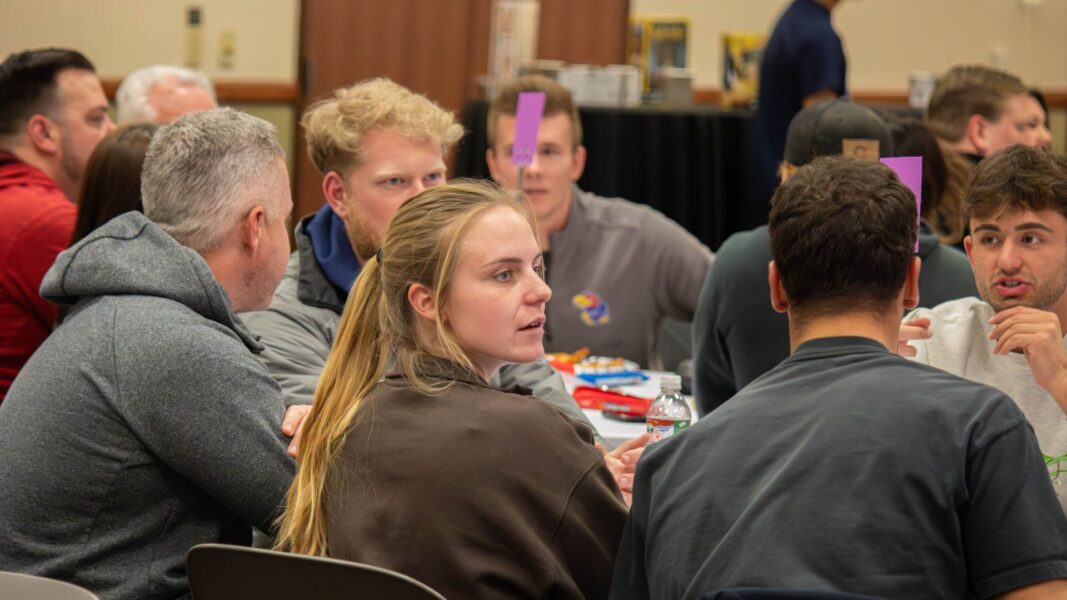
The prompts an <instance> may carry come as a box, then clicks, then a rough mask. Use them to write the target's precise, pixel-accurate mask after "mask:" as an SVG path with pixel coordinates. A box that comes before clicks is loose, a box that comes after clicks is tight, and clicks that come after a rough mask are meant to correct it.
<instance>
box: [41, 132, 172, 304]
mask: <svg viewBox="0 0 1067 600" xmlns="http://www.w3.org/2000/svg"><path fill="white" fill-rule="evenodd" d="M158 129H159V125H156V124H153V123H133V124H130V125H126V126H124V127H120V128H118V129H116V130H115V131H112V132H111V133H109V134H107V136H106V137H105V138H104V139H102V140H100V143H99V144H97V145H96V148H94V149H93V153H92V154H91V155H89V162H88V163H87V164H86V166H85V176H84V177H82V187H81V193H80V194H79V195H78V219H77V221H75V223H74V234H73V235H71V236H70V245H71V246H73V245H74V244H75V243H77V242H78V240H80V239H82V238H83V237H85V236H87V235H89V234H90V233H92V231H93V230H94V229H96V228H97V227H100V226H101V225H103V224H104V223H107V222H108V221H110V220H111V219H113V218H115V217H117V216H119V215H121V214H122V213H124V212H129V211H131V210H136V211H139V212H144V206H143V205H142V203H141V167H142V165H144V157H145V152H146V151H147V150H148V143H149V142H151V141H152V136H153V135H155V134H156V131H157V130H158ZM56 310H57V314H56V317H57V318H56V322H57V323H62V322H63V321H64V320H65V319H66V318H67V311H69V310H70V307H69V306H66V305H60V306H59V307H58V308H57V309H56Z"/></svg>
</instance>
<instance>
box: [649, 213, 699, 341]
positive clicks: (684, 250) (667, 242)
mask: <svg viewBox="0 0 1067 600" xmlns="http://www.w3.org/2000/svg"><path fill="white" fill-rule="evenodd" d="M658 216H659V217H660V218H659V219H649V220H648V222H647V224H646V227H647V228H649V229H652V230H653V231H649V232H646V234H647V235H649V238H650V239H654V240H656V242H655V244H654V245H653V246H651V248H650V254H651V256H650V257H649V259H650V260H652V261H653V264H655V265H656V268H655V271H654V272H655V273H656V280H655V281H654V282H646V284H647V285H650V286H651V289H652V292H653V293H654V294H655V299H656V305H657V306H658V307H659V309H660V312H661V313H662V314H664V315H666V316H668V317H672V318H674V319H678V320H681V321H692V320H693V315H694V313H696V309H697V300H698V299H699V297H700V290H701V288H703V287H704V279H705V278H706V277H707V275H708V270H709V269H710V268H711V265H712V262H713V261H714V259H715V255H714V254H712V253H711V251H710V250H708V248H707V247H706V246H704V244H701V243H700V241H699V240H697V239H696V238H695V237H694V236H693V234H691V233H689V232H688V231H686V230H685V229H684V228H683V227H682V226H681V225H678V224H677V223H675V222H674V221H671V220H670V219H668V218H667V217H664V216H662V215H658Z"/></svg>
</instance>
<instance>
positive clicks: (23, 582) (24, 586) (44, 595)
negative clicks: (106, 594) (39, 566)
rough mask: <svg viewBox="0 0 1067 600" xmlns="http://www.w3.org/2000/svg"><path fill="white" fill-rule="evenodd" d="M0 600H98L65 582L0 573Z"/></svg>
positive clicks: (85, 591) (94, 595)
mask: <svg viewBox="0 0 1067 600" xmlns="http://www.w3.org/2000/svg"><path fill="white" fill-rule="evenodd" d="M0 598H3V599H5V600H6V599H8V598H11V599H12V600H14V599H16V598H17V599H18V600H100V599H99V598H98V597H97V596H96V594H94V593H92V592H90V591H89V590H87V589H85V588H81V587H78V586H76V585H74V584H72V583H67V582H65V581H57V580H55V579H48V578H47V577H36V576H34V575H24V574H22V573H9V572H7V571H0Z"/></svg>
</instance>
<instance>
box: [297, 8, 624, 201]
mask: <svg viewBox="0 0 1067 600" xmlns="http://www.w3.org/2000/svg"><path fill="white" fill-rule="evenodd" d="M491 10H492V0H301V12H300V15H301V23H300V59H301V73H300V77H301V82H302V92H303V98H302V102H301V103H300V107H299V110H300V112H301V113H303V110H304V108H306V107H307V106H308V105H309V104H311V103H312V102H314V101H316V100H319V99H321V98H325V97H328V96H329V95H330V93H331V92H332V91H333V90H334V89H336V88H338V87H342V86H346V85H350V84H352V83H355V82H356V81H359V80H362V79H367V78H370V77H388V78H390V79H392V80H393V81H396V82H397V83H399V84H401V85H403V86H406V87H408V88H410V89H412V90H414V91H417V92H419V93H421V94H425V95H426V96H428V97H429V98H432V99H433V100H434V101H435V102H437V103H439V104H440V105H441V106H443V107H445V108H446V109H449V110H452V111H455V112H456V114H457V115H458V114H459V112H460V110H461V109H462V107H463V103H464V102H465V101H466V99H468V98H477V97H480V94H481V91H480V88H479V85H478V82H479V78H480V77H481V76H482V75H484V74H485V71H486V67H487V63H488V61H489V21H490V16H491ZM628 11H629V0H541V24H540V29H539V41H538V48H539V52H538V56H539V57H540V58H552V59H559V60H567V61H571V62H583V63H591V64H608V63H618V62H622V60H623V58H624V55H625V48H624V45H625V42H624V40H625V37H626V17H627V14H628ZM591 24H592V25H594V26H592V27H591V26H590V25H591ZM299 129H300V128H299V127H298V132H297V144H296V148H297V149H296V152H297V154H298V155H299V156H297V157H295V158H296V161H295V162H296V174H295V178H296V182H295V189H296V197H295V198H294V202H295V204H296V206H295V209H294V222H295V218H299V217H301V216H303V215H306V214H308V213H311V212H314V211H316V210H318V209H319V207H321V206H322V203H323V202H324V199H323V197H322V189H321V184H322V174H321V173H319V172H318V170H317V169H316V168H315V167H314V165H312V164H311V161H310V160H308V158H307V148H306V145H305V143H304V138H303V132H302V131H300V130H299Z"/></svg>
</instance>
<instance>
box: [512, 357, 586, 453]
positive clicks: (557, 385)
mask: <svg viewBox="0 0 1067 600" xmlns="http://www.w3.org/2000/svg"><path fill="white" fill-rule="evenodd" d="M493 385H495V386H497V387H499V388H505V389H506V388H509V387H511V386H515V385H521V386H523V387H527V388H530V389H531V390H533V395H534V396H536V397H538V398H540V399H542V400H544V401H545V402H548V403H549V404H551V405H552V406H555V407H556V408H558V409H560V410H562V411H563V413H564V414H565V415H567V416H568V417H570V418H572V419H574V420H576V421H578V422H580V423H585V424H586V425H589V427H590V428H592V430H593V433H594V434H595V435H596V436H597V438H598V439H599V438H600V434H599V433H597V431H596V428H595V427H593V424H592V423H590V422H589V419H587V418H586V417H585V413H583V412H582V409H581V407H580V406H578V403H577V402H575V400H574V397H573V396H571V395H570V394H569V393H568V392H567V388H566V387H565V386H564V385H563V378H562V377H560V376H559V373H557V372H556V370H555V369H553V368H552V367H551V366H549V364H548V361H547V360H545V358H544V357H541V358H540V359H539V360H537V361H536V362H531V363H521V364H516V365H504V368H502V369H500V372H499V373H498V374H497V376H496V381H494V382H493Z"/></svg>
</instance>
